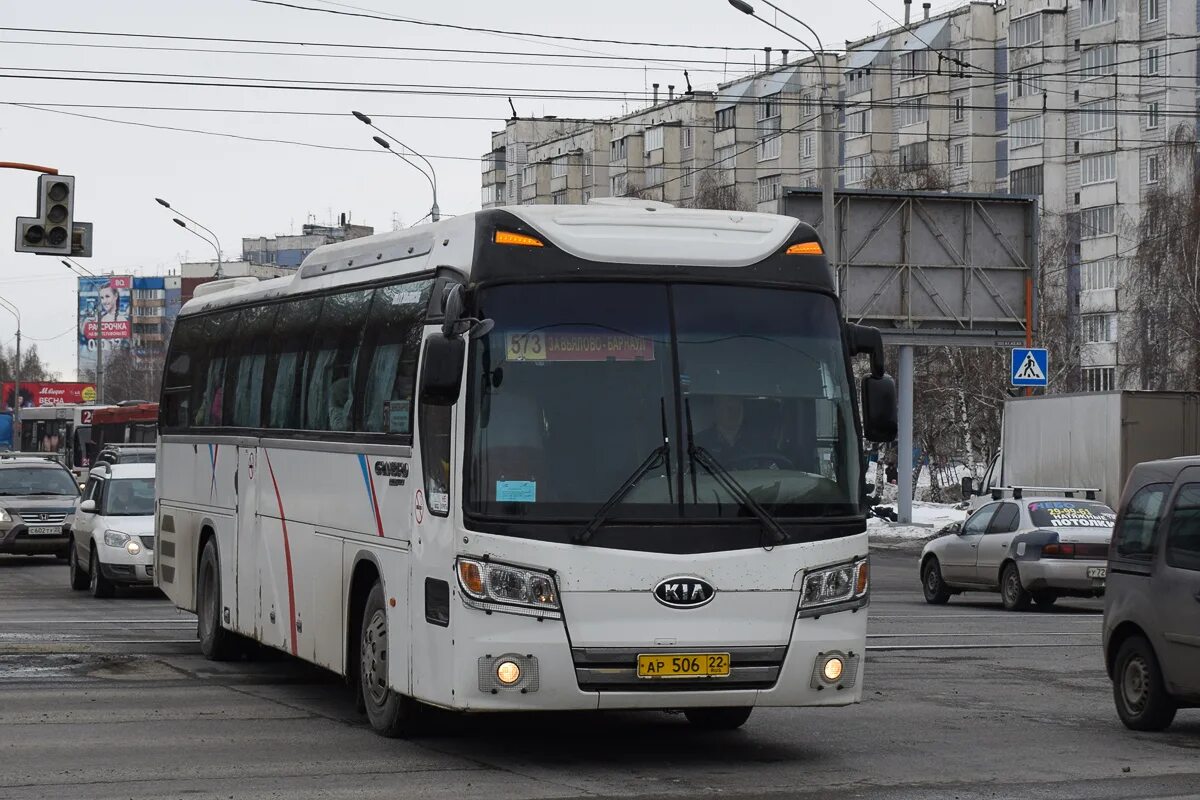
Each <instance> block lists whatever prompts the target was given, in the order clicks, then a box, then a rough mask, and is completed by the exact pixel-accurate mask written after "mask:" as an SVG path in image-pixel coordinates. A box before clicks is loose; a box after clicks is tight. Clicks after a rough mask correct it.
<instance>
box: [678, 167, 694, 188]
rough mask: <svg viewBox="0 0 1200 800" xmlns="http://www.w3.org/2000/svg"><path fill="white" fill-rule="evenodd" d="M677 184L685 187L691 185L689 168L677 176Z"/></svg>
mask: <svg viewBox="0 0 1200 800" xmlns="http://www.w3.org/2000/svg"><path fill="white" fill-rule="evenodd" d="M679 185H680V186H682V187H683V188H685V189H687V188H689V187H690V186H691V185H692V171H691V170H690V169H689V170H684V172H683V174H682V175H680V176H679Z"/></svg>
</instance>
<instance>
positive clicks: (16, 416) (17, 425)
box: [0, 297, 21, 450]
mask: <svg viewBox="0 0 1200 800" xmlns="http://www.w3.org/2000/svg"><path fill="white" fill-rule="evenodd" d="M0 305H2V306H3V307H4V309H5V310H6V311H8V313H10V314H12V315H13V316H14V317H15V318H16V320H17V363H16V366H15V367H14V368H13V377H14V378H16V381H15V382H14V383H13V418H12V436H13V449H14V450H20V449H21V311H20V309H18V308H17V307H16V306H15V305H13V304H12V303H10V302H9V301H8V300H5V299H4V298H3V297H0Z"/></svg>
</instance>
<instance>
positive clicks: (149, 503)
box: [104, 478, 154, 517]
mask: <svg viewBox="0 0 1200 800" xmlns="http://www.w3.org/2000/svg"><path fill="white" fill-rule="evenodd" d="M104 495H105V496H104V513H105V514H106V515H108V516H110V517H143V516H149V515H150V514H153V513H154V478H118V479H116V480H110V481H108V485H107V490H106V491H105V493H104Z"/></svg>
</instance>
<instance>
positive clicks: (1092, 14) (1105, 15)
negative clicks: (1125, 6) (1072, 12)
mask: <svg viewBox="0 0 1200 800" xmlns="http://www.w3.org/2000/svg"><path fill="white" fill-rule="evenodd" d="M1116 18H1117V0H1080V2H1079V25H1080V27H1083V28H1090V27H1092V26H1094V25H1103V24H1104V23H1106V22H1112V21H1113V20H1114V19H1116Z"/></svg>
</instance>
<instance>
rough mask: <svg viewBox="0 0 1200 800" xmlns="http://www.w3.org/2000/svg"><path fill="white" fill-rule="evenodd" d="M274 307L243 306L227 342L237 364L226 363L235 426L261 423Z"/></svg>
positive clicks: (232, 419)
mask: <svg viewBox="0 0 1200 800" xmlns="http://www.w3.org/2000/svg"><path fill="white" fill-rule="evenodd" d="M278 310H279V306H277V305H266V306H256V307H254V308H245V309H242V312H241V315H240V316H239V318H238V330H237V333H236V334H235V337H236V338H235V341H234V343H233V344H232V345H231V346H230V357H231V358H232V357H233V356H234V355H236V356H237V359H238V360H237V366H236V367H234V365H233V364H230V369H229V370H228V371H229V372H230V373H231V375H232V377H231V382H232V387H231V390H230V394H231V395H232V396H233V409H232V411H231V418H230V419H231V421H232V423H233V425H234V426H236V427H238V428H258V427H260V426H261V424H262V397H263V385H264V383H265V381H266V374H265V373H266V362H267V342H268V340H269V339H270V336H271V331H272V329H273V328H274V327H275V315H276V314H277V313H278ZM147 441H153V439H147Z"/></svg>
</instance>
